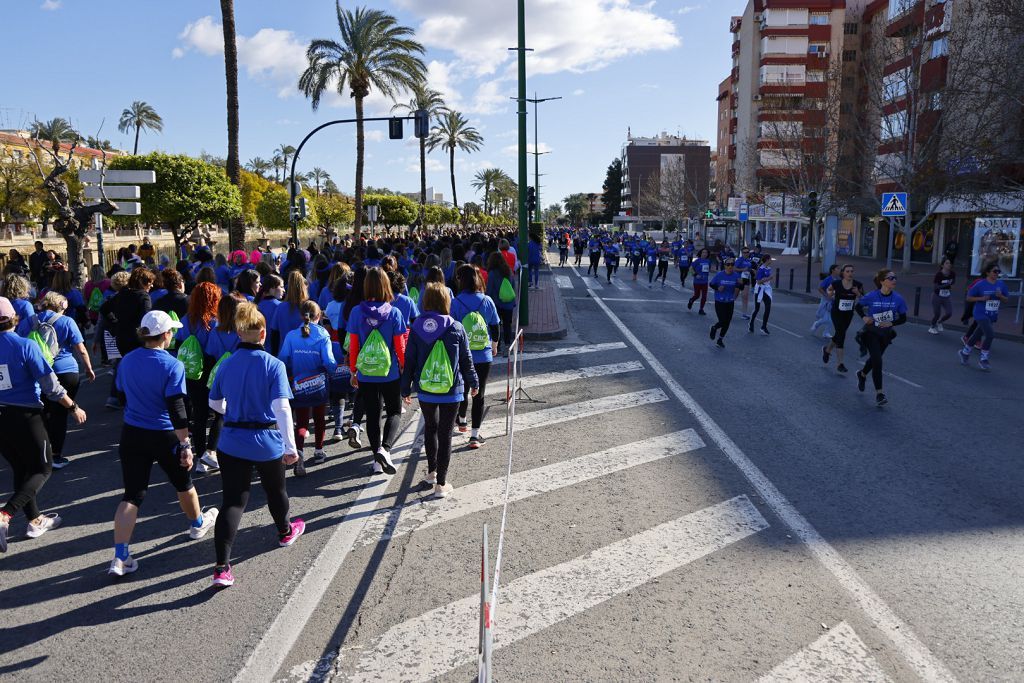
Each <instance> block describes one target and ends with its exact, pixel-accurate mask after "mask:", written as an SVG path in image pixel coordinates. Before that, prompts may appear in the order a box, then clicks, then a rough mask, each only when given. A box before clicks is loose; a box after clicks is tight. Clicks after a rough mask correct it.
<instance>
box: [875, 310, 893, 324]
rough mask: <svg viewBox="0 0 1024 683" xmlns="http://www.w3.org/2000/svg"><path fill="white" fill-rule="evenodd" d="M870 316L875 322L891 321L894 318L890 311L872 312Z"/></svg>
mask: <svg viewBox="0 0 1024 683" xmlns="http://www.w3.org/2000/svg"><path fill="white" fill-rule="evenodd" d="M871 317H872V318H874V319H875V323H876V324H878V323H891V322H892V321H893V320H895V317H894V316H893V314H892V311H882V312H881V313H873V314H872V315H871Z"/></svg>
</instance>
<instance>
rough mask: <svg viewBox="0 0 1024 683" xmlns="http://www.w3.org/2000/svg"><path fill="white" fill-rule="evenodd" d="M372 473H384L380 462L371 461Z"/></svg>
mask: <svg viewBox="0 0 1024 683" xmlns="http://www.w3.org/2000/svg"><path fill="white" fill-rule="evenodd" d="M373 473H374V474H384V468H383V467H381V466H380V463H379V462H377V461H376V460H374V461H373Z"/></svg>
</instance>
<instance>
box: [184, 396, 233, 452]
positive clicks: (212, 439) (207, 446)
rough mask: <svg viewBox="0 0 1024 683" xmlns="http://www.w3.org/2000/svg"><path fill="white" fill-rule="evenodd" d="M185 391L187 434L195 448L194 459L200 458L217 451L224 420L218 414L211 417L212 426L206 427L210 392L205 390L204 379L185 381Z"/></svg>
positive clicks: (208, 418) (208, 415)
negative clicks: (190, 436) (186, 394)
mask: <svg viewBox="0 0 1024 683" xmlns="http://www.w3.org/2000/svg"><path fill="white" fill-rule="evenodd" d="M185 391H186V392H187V393H188V403H189V406H190V413H189V424H188V428H189V432H190V433H191V434H192V446H193V447H194V448H195V454H196V457H197V458H198V457H201V456H202V455H203V453H205V452H206V451H215V450H217V441H219V440H220V428H221V426H222V424H223V422H224V418H222V417H221V416H220V414H218V413H214V415H213V426H211V427H209V435H207V425H208V423H209V422H210V413H211V412H213V411H211V410H210V390H209V389H207V388H206V380H205V379H187V380H185Z"/></svg>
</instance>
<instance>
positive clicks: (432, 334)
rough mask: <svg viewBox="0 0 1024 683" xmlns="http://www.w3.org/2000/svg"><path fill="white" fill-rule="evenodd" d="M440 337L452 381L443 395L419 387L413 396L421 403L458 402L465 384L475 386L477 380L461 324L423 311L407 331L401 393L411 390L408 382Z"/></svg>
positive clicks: (417, 373)
mask: <svg viewBox="0 0 1024 683" xmlns="http://www.w3.org/2000/svg"><path fill="white" fill-rule="evenodd" d="M438 340H440V341H441V343H442V344H444V348H445V350H446V351H447V352H448V360H449V361H450V362H451V364H452V370H453V373H452V374H453V375H454V379H455V381H454V382H452V388H451V389H449V390H448V393H446V394H430V393H427V392H425V391H423V389H419V390H418V393H417V396H418V398H419V400H420V402H422V403H461V402H462V399H463V397H464V395H465V393H466V389H465V387H466V384H469V386H470V388H473V389H476V388H479V386H480V380H479V378H477V375H476V368H474V367H473V356H472V355H471V354H470V351H469V339H467V338H466V330H465V329H464V328H463V327H462V324H461V323H458V322H456V321H455V320H454V319H453V318H451V317H450V316H447V315H441V314H440V313H434V312H430V313H424V314H423V315H421V316H420V317H419V318H417V319H416V322H414V323H413V325H412V331H411V332H410V333H409V347H408V348H407V349H406V352H405V369H404V370H403V371H402V384H401V388H402V396H409V395H410V394H411V393H412V385H413V383H414V382H416V383H418V382H419V379H420V372H421V371H422V370H423V366H424V365H425V364H426V362H427V357H428V356H429V355H430V351H431V350H432V349H433V348H434V342H436V341H438Z"/></svg>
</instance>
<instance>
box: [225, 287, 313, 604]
mask: <svg viewBox="0 0 1024 683" xmlns="http://www.w3.org/2000/svg"><path fill="white" fill-rule="evenodd" d="M235 330H236V332H237V334H238V336H239V338H240V340H241V342H240V343H239V345H238V349H237V350H236V351H235V353H233V354H232V355H231V357H230V358H228V359H227V360H225V361H224V363H223V365H221V367H220V370H219V371H218V372H217V375H216V377H214V380H213V386H212V387H211V388H210V408H212V409H213V410H214V411H216V412H218V413H220V414H222V415H223V416H224V429H223V431H222V433H221V437H220V442H219V443H218V444H217V456H218V459H219V460H220V467H221V470H220V472H221V482H222V486H223V490H224V499H223V503H222V504H221V514H220V516H219V517H218V518H217V525H216V527H215V529H214V544H215V546H216V552H217V560H216V564H215V565H214V568H213V586H214V587H216V588H227V587H228V586H231V585H233V584H234V583H235V576H234V574H233V573H232V571H231V548H232V546H233V545H234V541H235V534H236V533H237V532H238V524H239V523H240V522H241V520H242V513H243V512H244V511H245V506H246V505H247V504H248V502H249V488H250V486H251V485H252V474H253V470H255V471H256V472H257V473H258V474H259V477H260V485H261V486H262V487H263V491H264V493H265V495H266V497H267V507H268V508H269V509H270V515H271V517H272V518H273V520H274V528H275V530H276V531H277V543H278V545H279V546H281V547H287V546H290V545H292V544H293V543H295V541H296V540H297V539H298V537H299V536H301V535H302V534H303V532H304V531H305V530H306V524H305V522H303V521H302V520H301V519H296V520H294V521H293V520H291V518H290V517H289V516H288V492H287V490H286V489H285V467H286V466H290V465H294V464H295V463H296V462H298V459H299V456H298V451H297V449H296V448H295V443H294V434H293V430H294V425H293V424H292V413H291V406H290V405H289V403H288V400H289V399H290V398H291V396H292V392H291V390H290V389H289V387H288V372H287V370H286V369H285V366H284V363H282V362H281V361H279V360H278V359H276V358H274V357H273V356H271V355H270V354H269V353H267V352H266V351H264V350H263V344H264V343H265V342H266V339H267V323H266V320H265V319H264V318H263V315H262V314H261V313H260V312H259V310H258V309H257V308H256V306H255V305H254V304H250V303H243V304H240V305H239V306H238V310H237V311H236V313H235Z"/></svg>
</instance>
